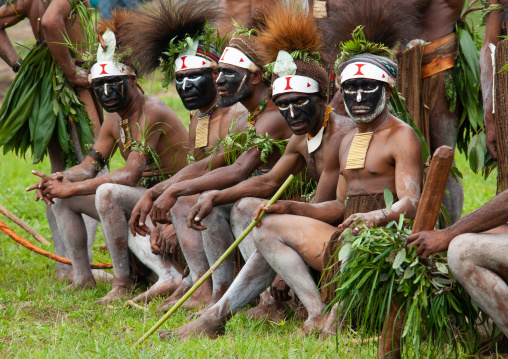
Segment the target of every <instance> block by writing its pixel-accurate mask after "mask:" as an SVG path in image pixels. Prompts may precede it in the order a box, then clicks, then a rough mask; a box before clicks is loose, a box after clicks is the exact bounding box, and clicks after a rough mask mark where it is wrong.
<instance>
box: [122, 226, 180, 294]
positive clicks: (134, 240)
mask: <svg viewBox="0 0 508 359" xmlns="http://www.w3.org/2000/svg"><path fill="white" fill-rule="evenodd" d="M147 225H148V226H149V227H150V229H153V228H152V226H151V223H150V224H147ZM128 245H129V249H130V250H131V251H132V253H134V255H135V256H136V257H137V258H138V259H139V260H140V261H141V262H142V263H143V264H144V265H146V266H147V267H148V268H150V269H151V270H152V271H153V272H154V273H155V274H157V276H158V279H157V282H155V283H154V284H153V285H152V286H151V287H150V288H149V289H148V290H147V291H146V292H144V293H141V294H140V295H138V296H137V297H135V298H134V299H133V300H132V301H133V302H134V303H139V302H144V303H146V302H149V301H150V300H151V299H152V298H156V297H162V296H165V295H168V294H171V293H173V292H174V291H175V290H176V289H177V288H178V287H179V286H180V284H181V282H182V275H181V274H180V272H178V271H177V270H176V268H175V267H174V266H173V264H172V263H171V260H170V258H169V257H167V256H163V255H156V254H153V253H152V250H151V247H150V236H146V237H141V236H140V235H136V236H133V235H132V233H130V232H128Z"/></svg>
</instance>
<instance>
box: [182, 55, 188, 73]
mask: <svg viewBox="0 0 508 359" xmlns="http://www.w3.org/2000/svg"><path fill="white" fill-rule="evenodd" d="M186 58H187V56H182V57H181V59H182V68H181V70H183V69H186V68H187V66H185V59H186Z"/></svg>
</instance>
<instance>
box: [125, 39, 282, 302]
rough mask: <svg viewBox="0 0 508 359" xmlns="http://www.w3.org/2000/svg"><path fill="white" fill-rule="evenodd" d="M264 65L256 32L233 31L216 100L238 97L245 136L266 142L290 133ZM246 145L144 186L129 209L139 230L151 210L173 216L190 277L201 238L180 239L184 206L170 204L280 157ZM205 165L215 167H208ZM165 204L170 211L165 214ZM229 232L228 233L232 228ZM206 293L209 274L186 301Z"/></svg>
mask: <svg viewBox="0 0 508 359" xmlns="http://www.w3.org/2000/svg"><path fill="white" fill-rule="evenodd" d="M263 65H264V62H263V61H262V60H261V58H260V56H259V50H258V47H257V40H256V36H255V33H238V34H235V35H234V36H233V38H232V39H231V40H230V42H229V46H228V47H226V49H225V50H224V52H223V54H222V56H221V58H220V60H219V76H218V78H217V88H218V90H219V102H218V105H219V106H221V107H228V106H232V105H234V104H235V103H237V102H240V103H241V104H242V105H243V106H245V108H247V110H248V111H249V113H250V114H249V117H248V121H249V126H250V128H251V130H250V132H249V133H248V134H246V136H249V138H251V139H252V138H254V139H256V138H259V137H260V136H263V137H264V136H265V135H266V134H268V136H269V140H268V142H270V144H271V143H272V141H274V140H285V139H288V138H289V137H290V136H291V130H290V129H289V128H288V126H287V124H286V121H285V120H284V118H283V117H282V116H281V115H280V113H279V111H278V109H277V107H276V106H275V105H274V103H273V101H272V100H271V98H270V97H271V96H270V87H269V83H268V81H267V80H266V79H265V78H264V77H263V70H262V68H263ZM253 132H254V133H253ZM265 144H266V142H265ZM245 147H246V148H244V149H243V150H245V151H244V152H243V153H242V154H241V155H240V156H239V157H238V159H237V160H236V161H235V162H234V163H233V164H231V165H229V166H227V162H226V159H227V154H224V148H222V149H221V150H220V152H218V153H217V154H214V155H211V156H209V158H207V159H204V160H202V161H199V162H197V163H195V164H192V165H190V166H187V167H186V168H185V169H184V170H183V171H181V172H180V173H179V174H177V175H176V176H175V177H173V178H171V179H170V180H169V181H166V182H164V183H162V184H160V185H158V186H155V187H154V188H153V189H151V190H150V191H148V192H147V193H146V194H145V195H144V196H143V197H142V198H141V199H140V201H139V202H138V204H137V205H136V208H135V209H134V211H133V214H132V217H131V220H130V225H131V230H133V231H134V230H135V231H136V232H137V233H139V234H142V235H144V234H146V233H147V230H148V227H146V225H145V220H146V217H147V215H148V213H149V212H150V210H151V212H150V217H151V219H152V221H155V222H159V223H165V222H169V221H170V220H171V221H172V222H173V224H174V226H175V229H176V233H177V237H178V241H179V244H180V248H181V249H182V252H183V253H184V255H185V258H186V260H187V264H188V265H189V269H190V273H191V278H192V281H193V282H196V281H197V280H198V279H199V278H200V277H201V276H202V275H203V274H204V273H205V272H206V271H207V270H208V268H209V266H208V261H207V260H206V257H204V258H203V256H201V254H202V253H203V248H202V246H203V245H202V242H201V241H200V242H198V243H195V245H193V246H186V245H185V242H184V241H186V240H187V238H186V237H185V236H182V235H181V233H182V232H179V229H181V228H182V227H184V226H185V227H186V226H187V212H177V211H176V209H175V207H174V205H175V203H176V202H177V200H179V198H181V197H185V196H190V195H194V194H199V193H201V192H204V191H207V190H213V189H223V188H227V187H230V186H233V185H235V184H237V183H239V182H241V181H243V180H245V179H247V178H248V177H249V176H251V175H252V174H253V173H254V172H255V171H256V170H257V171H258V172H261V173H263V172H267V171H268V170H269V169H270V168H271V167H272V166H273V165H274V164H275V162H276V161H277V160H278V159H279V158H280V154H279V153H278V151H277V150H275V151H274V153H272V154H271V155H270V156H268V158H267V159H266V161H267V162H266V163H265V161H264V160H263V157H262V152H261V150H260V149H259V148H258V147H256V144H255V143H254V144H251V145H246V146H245ZM274 147H275V146H274ZM217 167H220V168H217ZM210 168H212V169H213V168H215V169H214V170H213V171H209V169H210ZM170 210H171V216H169V213H170ZM228 218H229V214H228V213H226V214H225V215H224V216H223V217H222V218H221V219H220V221H218V222H217V223H216V224H215V227H214V228H216V230H219V231H220V229H221V228H224V223H225V222H226V221H227V220H228ZM226 225H227V224H226ZM227 227H229V226H228V225H227ZM230 236H232V234H231V233H230ZM198 238H199V237H198ZM199 239H200V238H199ZM188 285H190V283H189V284H186V283H183V284H182V286H181V287H180V288H179V289H178V290H177V291H176V292H175V293H173V295H172V296H171V297H169V298H168V299H167V302H168V303H171V302H172V301H175V300H177V299H178V298H179V297H181V296H182V295H183V293H184V292H185V291H186V290H188V289H189V286H188ZM211 299H212V281H211V280H208V281H207V282H205V283H204V284H203V285H202V286H201V288H199V290H198V291H196V292H195V293H194V294H193V295H192V296H191V298H190V299H189V301H188V302H187V304H186V305H187V306H189V307H192V308H199V307H201V306H202V305H203V304H205V305H208V304H209V303H210V301H211Z"/></svg>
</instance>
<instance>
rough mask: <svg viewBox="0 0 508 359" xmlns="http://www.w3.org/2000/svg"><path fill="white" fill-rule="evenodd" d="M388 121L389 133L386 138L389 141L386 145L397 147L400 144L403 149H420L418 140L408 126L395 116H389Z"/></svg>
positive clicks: (414, 132)
mask: <svg viewBox="0 0 508 359" xmlns="http://www.w3.org/2000/svg"><path fill="white" fill-rule="evenodd" d="M390 121H391V124H390V126H389V127H388V128H387V130H388V131H389V132H388V133H387V136H388V138H389V139H390V141H388V143H391V144H395V145H396V146H397V147H398V146H399V144H400V143H402V144H404V146H405V147H411V148H415V147H418V148H420V149H421V142H420V138H419V137H418V135H417V133H416V131H415V130H413V128H412V127H411V126H410V125H408V124H407V123H405V122H404V121H402V120H401V119H399V118H397V117H395V116H390Z"/></svg>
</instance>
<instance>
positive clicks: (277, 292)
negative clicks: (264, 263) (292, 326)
mask: <svg viewBox="0 0 508 359" xmlns="http://www.w3.org/2000/svg"><path fill="white" fill-rule="evenodd" d="M289 289H290V288H289V285H287V283H286V282H284V280H283V279H282V278H281V277H280V276H279V275H278V274H277V275H276V276H275V279H274V280H273V282H272V284H271V285H270V294H271V295H272V297H273V299H275V300H278V301H281V302H286V301H288V300H290V299H291V298H292V297H291V296H289Z"/></svg>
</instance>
